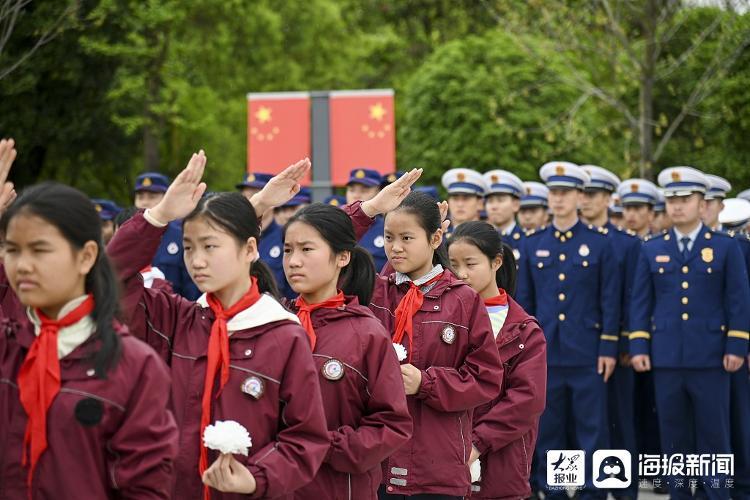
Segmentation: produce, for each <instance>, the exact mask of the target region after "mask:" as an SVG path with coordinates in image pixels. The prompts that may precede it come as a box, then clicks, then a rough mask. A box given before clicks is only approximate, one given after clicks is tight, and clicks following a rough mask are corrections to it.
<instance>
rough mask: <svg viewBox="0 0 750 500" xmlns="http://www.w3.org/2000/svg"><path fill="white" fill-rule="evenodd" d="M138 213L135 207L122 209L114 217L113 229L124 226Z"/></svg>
mask: <svg viewBox="0 0 750 500" xmlns="http://www.w3.org/2000/svg"><path fill="white" fill-rule="evenodd" d="M137 213H138V209H137V208H135V207H128V208H123V209H122V210H120V211H119V212H118V213H117V215H116V216H115V227H116V228H118V227H120V226H122V225H123V224H125V223H126V222H127V221H129V220H130V219H132V218H133V216H134V215H135V214H137Z"/></svg>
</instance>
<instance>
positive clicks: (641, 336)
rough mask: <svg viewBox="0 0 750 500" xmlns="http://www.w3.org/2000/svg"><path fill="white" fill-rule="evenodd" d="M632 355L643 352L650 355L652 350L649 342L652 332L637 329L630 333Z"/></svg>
mask: <svg viewBox="0 0 750 500" xmlns="http://www.w3.org/2000/svg"><path fill="white" fill-rule="evenodd" d="M629 338H630V355H631V356H638V355H641V354H646V355H648V354H649V352H650V349H649V347H650V346H649V343H650V342H651V334H650V333H648V332H644V331H636V332H631V333H630V336H629Z"/></svg>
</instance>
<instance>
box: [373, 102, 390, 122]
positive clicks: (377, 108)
mask: <svg viewBox="0 0 750 500" xmlns="http://www.w3.org/2000/svg"><path fill="white" fill-rule="evenodd" d="M385 113H386V111H385V108H384V107H383V105H382V104H380V103H377V104H376V105H374V106H370V118H373V119H375V120H377V121H381V120H382V119H383V117H384V116H385Z"/></svg>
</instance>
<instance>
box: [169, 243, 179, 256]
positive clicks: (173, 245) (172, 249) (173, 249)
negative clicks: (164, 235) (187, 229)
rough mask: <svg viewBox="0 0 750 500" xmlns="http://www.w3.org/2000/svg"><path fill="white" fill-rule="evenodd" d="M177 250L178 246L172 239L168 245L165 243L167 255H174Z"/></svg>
mask: <svg viewBox="0 0 750 500" xmlns="http://www.w3.org/2000/svg"><path fill="white" fill-rule="evenodd" d="M179 251H180V247H179V246H178V245H177V243H175V242H174V241H173V242H172V243H170V244H169V245H167V253H169V255H174V254H176V253H177V252H179Z"/></svg>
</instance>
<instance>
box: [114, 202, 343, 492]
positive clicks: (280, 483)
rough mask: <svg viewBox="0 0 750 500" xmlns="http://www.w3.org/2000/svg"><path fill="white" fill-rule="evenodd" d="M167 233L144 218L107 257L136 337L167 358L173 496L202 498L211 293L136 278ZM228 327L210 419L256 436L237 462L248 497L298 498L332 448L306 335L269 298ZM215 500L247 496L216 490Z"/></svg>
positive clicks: (121, 235) (123, 231) (131, 224)
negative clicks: (249, 488)
mask: <svg viewBox="0 0 750 500" xmlns="http://www.w3.org/2000/svg"><path fill="white" fill-rule="evenodd" d="M164 231H165V229H164V228H157V227H154V226H152V225H151V224H149V223H148V222H147V221H146V220H145V219H144V218H143V215H142V214H137V215H136V216H135V217H133V218H132V219H131V220H129V221H128V222H127V223H125V224H124V225H123V226H122V227H121V228H120V229H119V230H118V231H117V233H116V234H115V236H114V238H113V239H112V241H111V242H110V244H109V246H108V247H107V252H108V253H109V255H110V256H111V258H112V261H113V263H114V265H115V268H116V269H118V273H119V275H120V277H121V278H122V279H123V281H124V282H125V289H126V291H125V298H124V308H125V310H126V314H127V315H128V317H129V322H130V325H131V331H132V332H133V334H134V335H136V336H137V337H138V338H140V339H142V340H145V341H146V342H147V343H149V344H151V345H154V346H155V347H156V350H157V352H160V353H162V354H163V355H164V356H165V357H166V358H167V359H169V360H170V365H171V369H172V401H171V402H172V408H173V411H174V414H175V418H176V419H177V425H178V427H179V429H180V447H179V455H178V457H177V461H176V464H175V470H176V478H177V480H176V481H175V484H174V488H173V490H172V491H173V498H180V499H182V498H185V499H193V498H195V499H198V498H201V495H202V489H203V483H202V482H201V478H200V476H199V473H198V461H199V456H200V447H199V444H200V442H201V440H202V436H201V435H200V417H201V397H202V393H203V381H204V377H205V374H206V361H207V359H206V358H207V350H208V338H209V334H210V332H211V325H212V324H213V320H214V315H213V312H212V311H211V309H210V308H208V305H207V303H206V301H205V296H204V297H201V298H200V299H199V300H198V302H190V301H188V300H186V299H184V298H182V297H180V296H178V295H175V294H169V293H164V292H163V291H160V290H154V289H147V288H144V287H143V283H142V277H141V275H140V273H139V272H138V271H139V270H140V269H142V268H143V267H144V266H146V265H147V264H148V263H149V262H150V261H151V259H152V258H153V255H154V253H155V252H156V250H157V248H158V247H159V242H160V239H161V235H162V234H163V233H164ZM227 327H228V330H229V334H230V337H229V357H230V360H231V362H230V370H229V381H228V382H227V384H226V385H225V386H224V389H223V390H222V392H221V394H220V395H219V397H218V398H217V397H214V398H213V399H212V402H213V407H212V410H211V420H212V422H215V421H217V420H235V421H237V422H239V423H240V424H242V425H243V426H244V427H245V428H246V429H247V430H248V432H249V433H250V438H251V439H252V447H251V448H250V451H249V454H248V456H247V457H244V456H242V455H237V456H236V458H237V459H238V460H240V461H241V462H242V463H244V464H245V465H246V466H247V468H248V469H249V470H250V472H251V473H252V474H253V476H254V477H255V480H256V482H257V489H256V492H255V493H254V494H253V495H251V496H250V498H279V497H284V496H288V497H289V498H291V493H292V492H293V491H294V490H296V489H297V488H300V487H301V486H303V485H305V484H307V483H308V482H310V480H312V478H313V477H314V476H315V473H316V472H317V470H318V468H319V467H320V464H321V462H322V460H323V457H324V456H325V454H326V451H327V450H328V445H329V439H328V433H327V430H326V424H325V415H324V413H323V405H322V402H321V398H320V390H319V384H318V376H317V370H316V368H315V365H314V363H313V359H312V355H311V352H310V344H309V341H308V338H307V334H306V333H305V330H304V329H303V328H302V327H301V326H299V323H298V320H297V318H296V316H294V315H293V314H292V313H290V312H289V311H287V310H286V309H284V308H283V307H282V306H281V304H279V303H278V302H277V301H276V300H275V299H273V298H272V297H270V296H269V295H262V296H261V299H260V300H259V301H258V302H257V303H255V304H254V305H253V306H251V307H250V308H248V309H246V310H245V311H242V312H241V313H239V314H238V315H236V316H235V317H234V318H232V319H231V320H230V321H229V322H228V324H227ZM217 379H218V377H217ZM217 388H218V382H217ZM214 392H216V391H214ZM216 458H218V452H214V451H213V450H209V456H208V461H209V465H210V464H211V463H213V462H214V461H215V460H216ZM211 498H212V499H239V498H248V496H247V495H239V494H227V493H220V492H218V491H216V490H211Z"/></svg>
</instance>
